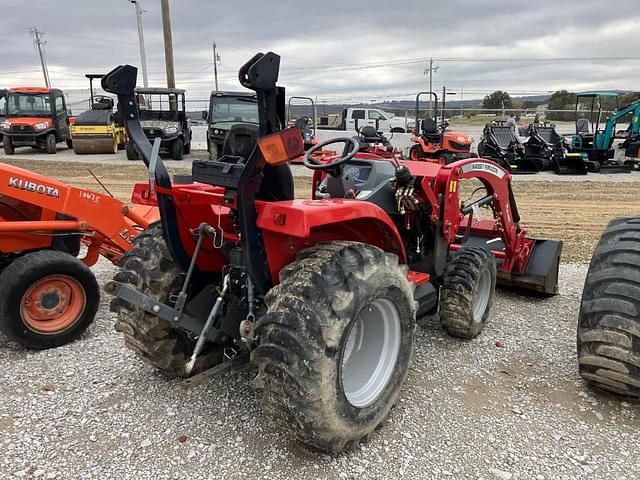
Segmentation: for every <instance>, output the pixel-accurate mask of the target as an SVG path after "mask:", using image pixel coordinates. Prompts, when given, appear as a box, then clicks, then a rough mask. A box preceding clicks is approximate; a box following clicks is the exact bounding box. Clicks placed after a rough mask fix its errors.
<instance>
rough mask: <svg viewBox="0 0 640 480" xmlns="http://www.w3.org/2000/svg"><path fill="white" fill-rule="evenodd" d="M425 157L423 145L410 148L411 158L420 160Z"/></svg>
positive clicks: (415, 160) (416, 160)
mask: <svg viewBox="0 0 640 480" xmlns="http://www.w3.org/2000/svg"><path fill="white" fill-rule="evenodd" d="M424 158H425V154H424V152H423V151H422V147H421V146H420V145H414V146H413V147H411V148H410V149H409V160H411V161H414V162H419V161H420V160H423V159H424Z"/></svg>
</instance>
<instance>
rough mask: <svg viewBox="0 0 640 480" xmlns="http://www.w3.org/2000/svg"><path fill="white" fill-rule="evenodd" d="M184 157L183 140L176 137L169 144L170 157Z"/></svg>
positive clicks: (176, 158) (178, 158)
mask: <svg viewBox="0 0 640 480" xmlns="http://www.w3.org/2000/svg"><path fill="white" fill-rule="evenodd" d="M183 157H184V142H183V141H182V139H181V138H177V139H176V140H174V141H173V143H172V144H171V158H172V159H173V160H182V159H183Z"/></svg>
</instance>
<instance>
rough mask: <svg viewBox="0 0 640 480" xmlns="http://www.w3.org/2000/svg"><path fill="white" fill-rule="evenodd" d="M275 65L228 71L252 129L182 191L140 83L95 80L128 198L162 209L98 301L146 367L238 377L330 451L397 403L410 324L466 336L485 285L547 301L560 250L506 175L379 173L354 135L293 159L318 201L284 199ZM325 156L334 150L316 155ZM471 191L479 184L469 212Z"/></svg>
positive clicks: (285, 133)
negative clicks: (250, 107)
mask: <svg viewBox="0 0 640 480" xmlns="http://www.w3.org/2000/svg"><path fill="white" fill-rule="evenodd" d="M279 64H280V57H279V56H278V55H276V54H274V53H271V52H269V53H266V54H262V53H259V54H256V55H255V56H254V57H253V58H251V59H250V60H249V61H248V62H247V63H246V64H245V65H244V66H243V67H242V68H241V69H240V72H239V80H240V83H241V85H242V86H244V87H245V88H248V89H250V90H253V91H255V92H256V97H257V104H258V112H259V127H258V129H257V130H250V129H245V128H242V127H241V126H238V127H234V128H231V129H230V131H229V133H228V135H227V137H226V140H225V143H226V148H225V151H227V152H229V153H227V154H225V155H224V156H222V157H221V158H219V159H218V160H216V161H211V160H194V162H193V169H192V175H191V178H189V179H185V178H180V179H178V180H179V181H173V182H172V181H171V178H170V177H169V175H168V172H167V170H166V168H165V166H164V165H163V163H162V161H161V160H160V159H159V158H158V156H157V151H158V148H157V147H158V145H157V143H155V144H154V146H152V145H151V144H150V143H149V141H148V140H147V139H146V137H145V136H144V132H143V129H142V126H141V124H140V120H139V113H138V111H137V109H136V106H135V101H134V87H135V84H136V75H137V70H136V69H135V68H134V67H131V66H128V65H125V66H120V67H117V68H115V69H114V70H112V71H111V72H110V73H109V74H108V75H107V76H106V77H105V78H104V79H103V81H102V84H103V88H104V89H105V90H106V91H109V92H111V93H114V94H117V95H118V98H119V102H120V105H124V106H125V111H124V113H125V115H124V118H126V127H127V131H128V135H129V139H130V141H132V142H133V143H134V144H135V147H136V150H138V151H139V152H140V154H141V156H142V159H143V161H144V162H145V164H146V165H147V166H148V168H149V171H150V183H149V186H148V187H147V191H146V192H144V191H143V192H139V193H140V197H141V198H144V199H145V200H144V201H145V202H148V203H157V205H158V208H159V210H160V213H161V227H160V226H158V227H154V228H152V229H149V230H148V231H146V232H144V233H143V234H141V235H140V236H139V237H137V239H135V240H134V244H135V247H134V248H133V249H132V250H131V251H129V252H128V253H127V254H125V255H124V256H123V258H122V261H121V263H120V271H119V272H118V273H117V274H116V276H115V277H114V279H113V281H111V282H109V283H108V284H107V285H106V286H105V290H106V291H107V292H108V293H110V294H112V295H113V296H114V298H113V300H112V302H111V308H112V310H113V311H114V312H116V313H117V322H116V329H117V330H119V331H120V332H122V333H123V334H124V339H125V343H126V345H127V346H128V347H129V348H131V349H132V350H133V351H134V352H135V353H136V354H137V355H138V356H139V357H140V358H141V359H142V360H144V361H145V362H147V363H149V364H151V365H153V366H154V367H156V368H158V369H159V370H161V371H163V372H165V373H167V374H169V375H174V376H182V377H190V376H191V378H189V379H187V380H186V381H185V382H186V385H187V386H194V385H197V384H198V383H200V382H201V381H204V380H205V379H206V378H210V377H211V376H212V375H214V374H218V373H220V372H222V371H225V370H233V369H236V368H239V367H240V366H243V365H246V364H248V363H250V364H252V365H254V366H255V367H256V369H257V371H258V374H257V377H256V379H255V384H256V387H257V388H258V389H259V390H260V391H261V392H262V398H263V404H264V407H265V410H266V411H267V412H268V413H269V414H271V415H273V417H274V418H275V419H276V421H277V422H278V424H280V425H281V426H282V427H283V428H284V429H286V430H287V431H289V432H291V433H292V434H293V435H294V436H295V437H296V438H298V439H299V440H300V441H302V442H304V443H306V444H308V445H311V446H314V447H316V448H319V449H322V450H326V451H331V452H339V451H343V450H345V449H347V448H350V447H353V446H355V445H357V444H358V443H359V442H361V441H363V440H365V439H366V438H368V436H369V435H371V434H372V433H373V431H374V430H375V429H376V427H378V426H379V425H380V424H381V423H382V421H383V420H384V419H385V417H386V416H387V415H388V413H389V411H390V409H391V407H392V406H393V405H394V403H395V402H397V401H398V399H399V397H400V394H401V387H402V385H403V383H404V382H405V380H406V378H407V374H408V369H409V365H410V362H411V358H412V351H413V341H414V330H415V324H416V317H417V316H419V315H423V314H427V313H430V314H436V313H437V314H438V315H439V318H440V322H441V323H442V325H443V327H444V329H445V330H446V331H448V332H449V333H450V334H451V335H453V336H455V337H459V338H463V339H472V338H474V337H476V336H477V335H479V334H480V333H481V331H482V329H483V328H484V326H485V325H486V323H487V321H488V319H489V317H490V309H491V304H492V301H493V297H494V290H495V286H496V283H498V284H503V285H508V286H511V287H516V288H520V289H528V290H533V291H534V292H536V293H538V294H547V295H554V294H556V293H557V280H558V278H557V275H558V264H559V258H560V250H561V242H558V241H553V240H538V239H533V238H530V237H528V236H527V234H526V230H525V229H524V228H522V227H521V225H520V219H519V215H518V211H517V208H516V204H515V199H514V196H513V192H512V191H511V186H510V178H511V177H510V174H509V173H508V172H507V171H506V170H504V169H502V168H500V167H499V166H497V165H495V164H494V163H492V162H490V161H486V160H482V159H477V158H476V159H466V160H461V161H458V162H454V163H451V164H449V165H440V164H437V163H431V162H411V161H406V162H405V161H400V160H397V159H395V158H391V159H384V158H381V157H379V156H376V155H373V154H371V153H366V152H360V144H359V142H358V141H357V140H355V139H353V138H341V139H334V140H329V141H326V142H322V143H319V144H317V145H315V146H313V147H312V148H311V149H309V150H307V151H306V152H305V153H304V161H303V162H304V165H305V166H306V167H308V168H310V169H312V170H313V171H314V179H313V187H312V188H313V191H312V195H313V198H312V199H311V200H296V199H295V196H294V189H293V177H292V174H291V170H290V168H289V164H288V162H290V161H291V160H292V159H295V158H297V157H299V156H301V155H303V152H304V142H303V139H302V136H301V134H300V131H299V130H298V129H297V128H290V129H284V130H283V128H284V126H285V125H286V119H285V114H284V111H285V109H284V98H285V92H284V88H282V87H278V86H277V85H276V82H277V79H278V72H279ZM336 143H337V144H340V145H342V146H344V149H338V151H342V153H341V154H338V155H335V156H332V157H327V158H323V159H322V160H318V159H316V158H314V153H315V151H317V150H321V149H323V148H325V147H327V146H328V145H331V144H336ZM467 181H471V182H479V184H480V186H481V188H478V189H476V193H477V195H476V196H475V197H474V198H472V199H469V200H468V201H464V202H463V201H461V198H460V188H461V187H462V185H463V184H465V182H467Z"/></svg>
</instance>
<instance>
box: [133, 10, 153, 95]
mask: <svg viewBox="0 0 640 480" xmlns="http://www.w3.org/2000/svg"><path fill="white" fill-rule="evenodd" d="M129 2H130V3H132V4H134V5H135V6H136V21H137V22H138V42H139V44H140V63H141V64H142V65H141V67H142V83H143V85H144V87H145V88H147V87H148V86H149V77H148V76H147V56H146V55H145V52H144V33H143V31H142V14H143V13H144V10H142V7H141V6H140V0H129Z"/></svg>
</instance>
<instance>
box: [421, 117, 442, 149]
mask: <svg viewBox="0 0 640 480" xmlns="http://www.w3.org/2000/svg"><path fill="white" fill-rule="evenodd" d="M422 137H423V138H424V139H425V140H426V141H427V142H429V143H433V142H439V141H440V132H439V131H438V122H436V121H435V120H434V119H433V118H425V119H424V120H422Z"/></svg>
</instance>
